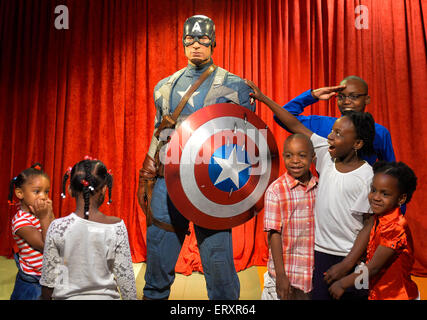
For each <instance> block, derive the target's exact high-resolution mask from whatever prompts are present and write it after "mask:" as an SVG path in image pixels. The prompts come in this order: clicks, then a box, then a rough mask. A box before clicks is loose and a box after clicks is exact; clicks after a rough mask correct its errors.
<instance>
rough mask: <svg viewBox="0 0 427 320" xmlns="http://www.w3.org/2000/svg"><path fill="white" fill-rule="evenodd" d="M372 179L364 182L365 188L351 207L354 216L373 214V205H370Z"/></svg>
mask: <svg viewBox="0 0 427 320" xmlns="http://www.w3.org/2000/svg"><path fill="white" fill-rule="evenodd" d="M371 183H372V177H371V178H367V180H366V181H364V185H363V188H362V190H361V192H360V194H359V196H358V197H357V199H356V201H355V202H354V204H353V205H352V207H351V212H352V214H354V215H363V214H365V213H372V210H371V205H370V204H369V200H368V195H369V192H370V190H371Z"/></svg>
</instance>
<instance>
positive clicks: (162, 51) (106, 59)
mask: <svg viewBox="0 0 427 320" xmlns="http://www.w3.org/2000/svg"><path fill="white" fill-rule="evenodd" d="M58 5H65V6H67V8H68V10H69V29H68V30H57V29H56V28H55V19H56V18H57V17H58V14H55V7H56V6H58ZM359 5H364V6H365V8H367V9H368V11H366V12H367V19H368V20H367V21H368V28H367V29H359V28H357V27H356V19H357V18H358V17H359V16H360V13H355V10H356V7H358V6H359ZM426 7H427V5H426V2H425V1H422V0H420V1H409V0H406V1H405V0H394V1H389V0H364V1H358V0H354V1H353V0H348V1H338V0H330V1H327V0H315V1H311V0H295V1H285V0H271V1H267V0H266V1H263V0H248V1H247V0H234V1H225V0H208V1H202V0H193V1H173V0H157V1H149V0H122V1H118V0H116V1H114V0H91V1H89V0H61V1H59V0H57V1H55V0H44V1H41V0H6V1H1V2H0V119H1V120H0V138H1V141H2V155H1V157H0V177H1V181H2V183H1V184H0V188H1V189H0V190H1V192H0V194H3V195H4V196H3V200H2V201H0V210H1V215H0V238H1V239H2V241H1V243H0V254H1V255H9V254H10V252H11V247H12V237H11V231H10V220H11V217H12V215H13V214H14V208H10V207H8V205H7V194H8V190H9V181H10V179H11V178H12V177H14V176H15V175H17V174H18V173H19V172H20V171H22V170H23V169H25V168H27V167H28V166H30V165H31V164H32V163H34V162H41V163H42V164H43V165H44V168H45V170H46V172H47V173H48V174H49V176H50V177H51V185H52V186H51V198H52V200H53V204H54V210H55V215H56V216H57V217H62V216H65V215H68V214H69V213H70V212H72V211H73V208H74V201H73V199H72V198H71V197H67V198H66V199H65V200H62V199H61V198H60V193H61V188H62V177H63V174H64V172H65V171H66V168H67V167H68V166H71V165H73V164H74V163H76V162H77V161H79V160H81V159H82V158H83V157H84V156H85V155H86V154H89V155H91V156H93V157H96V158H98V159H101V160H102V161H103V162H104V163H105V164H106V165H107V167H108V168H111V169H112V172H113V176H114V186H113V194H112V199H113V203H112V204H111V205H110V206H107V205H106V204H104V205H103V206H102V207H101V211H103V212H104V213H106V214H109V215H115V216H118V217H120V218H121V219H123V220H124V222H125V223H126V226H127V229H128V233H129V239H130V244H131V250H132V258H133V260H134V262H141V261H145V257H146V245H145V244H146V238H145V231H146V223H145V216H144V214H143V213H142V211H141V209H140V208H139V206H138V204H137V199H136V189H137V183H138V170H139V168H140V167H141V164H142V162H143V159H144V157H145V154H146V151H147V149H148V146H149V143H150V140H151V135H152V132H153V122H154V115H155V109H154V102H153V89H154V86H155V85H156V83H157V82H158V81H159V80H161V79H162V78H164V77H166V76H169V75H170V74H172V73H173V72H175V71H176V70H178V69H180V68H183V67H185V66H186V59H185V56H184V49H183V46H182V41H181V37H182V26H183V23H184V21H185V19H186V18H187V17H189V16H191V15H193V14H205V15H207V16H209V17H211V18H212V19H213V20H214V22H215V24H216V37H217V47H216V48H215V50H214V54H213V59H214V61H215V63H216V64H217V65H219V66H221V67H223V68H225V69H228V70H229V71H231V72H232V73H235V74H237V75H239V76H241V77H243V78H248V79H252V80H253V81H254V82H255V83H257V84H258V85H259V86H260V88H261V89H262V90H263V91H264V92H265V93H266V94H267V95H269V96H271V97H272V98H273V99H274V100H276V101H277V102H278V103H280V104H284V103H286V102H287V101H289V100H290V99H291V98H293V97H294V96H296V95H298V94H300V93H301V92H303V91H305V90H307V89H310V88H313V89H314V88H317V87H321V86H329V85H336V84H337V83H338V82H339V81H340V80H341V79H342V78H344V77H345V76H347V75H351V74H355V75H359V76H361V77H362V78H364V79H365V80H366V81H367V83H368V84H369V93H370V95H371V97H372V98H371V101H372V102H371V104H370V105H369V106H368V108H367V111H369V112H371V113H372V114H373V116H374V118H375V120H376V122H378V123H380V124H382V125H384V126H385V127H387V128H388V129H389V131H390V133H391V136H392V140H393V146H394V150H395V153H396V158H397V159H398V160H401V161H404V162H406V163H407V164H408V165H410V166H411V167H412V168H413V169H414V171H415V172H416V174H417V176H418V178H419V179H418V189H417V191H416V192H415V194H414V198H413V200H412V202H411V203H410V204H409V205H408V213H407V218H408V221H409V224H410V227H411V230H412V233H413V237H414V242H415V255H416V263H415V265H414V274H416V275H421V276H427V252H426V251H425V249H424V248H425V247H426V246H427V236H426V235H427V232H426V231H427V219H426V218H425V214H424V208H425V207H426V206H427V199H426V197H425V196H424V194H425V189H426V179H427V169H426V167H425V165H424V164H425V163H426V162H427V156H426V147H425V146H426V145H427V138H426V135H427V125H426V121H425V117H426V116H425V111H426V106H427V94H426V88H427V61H426V60H427V58H426V20H427V17H426V12H427V8H426ZM366 12H365V13H366ZM256 112H257V114H258V115H259V116H260V117H261V118H262V119H263V120H264V121H265V122H266V123H267V125H268V126H269V127H270V128H271V130H272V131H273V133H274V135H275V137H276V140H277V144H278V146H279V151H280V153H281V151H282V146H283V142H284V140H285V138H286V137H287V136H288V133H287V132H285V131H284V130H283V129H282V128H280V127H279V126H277V125H276V124H275V122H274V120H273V117H272V114H271V112H270V111H269V110H268V108H266V107H265V106H264V105H260V104H258V105H257V111H256ZM305 114H320V115H331V116H337V115H338V114H339V111H338V109H337V107H336V103H335V101H328V102H324V101H322V102H319V103H317V104H315V105H313V106H311V107H308V108H307V109H306V111H305ZM283 171H284V167H283V164H281V170H280V172H281V173H283ZM262 218H263V213H262V212H261V213H260V214H259V215H258V216H257V217H255V218H254V219H252V220H250V221H248V222H247V223H245V224H244V225H241V226H238V227H236V228H234V229H233V246H234V257H235V264H236V268H237V270H242V269H245V268H247V267H249V266H251V265H265V263H266V261H267V256H268V252H267V242H266V236H265V234H264V232H263V226H262ZM176 270H177V271H178V272H180V273H184V274H189V273H191V272H192V271H201V270H202V267H201V263H200V257H199V254H198V249H197V245H196V241H195V236H194V231H193V232H192V233H191V235H190V236H189V237H187V239H186V240H185V243H184V246H183V249H182V252H181V255H180V257H179V260H178V263H177V267H176Z"/></svg>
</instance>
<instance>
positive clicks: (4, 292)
mask: <svg viewBox="0 0 427 320" xmlns="http://www.w3.org/2000/svg"><path fill="white" fill-rule="evenodd" d="M145 266H146V265H145V263H134V264H133V269H134V272H135V279H136V289H137V294H138V299H141V297H142V289H143V288H144V284H145V281H144V274H145ZM16 270H17V269H16V265H15V261H14V260H13V259H7V258H6V257H2V256H0V300H9V298H10V295H11V293H12V290H13V286H14V283H15V276H16ZM266 270H267V268H266V267H264V266H262V267H256V266H254V267H250V268H248V269H246V270H243V271H240V272H239V273H238V275H239V279H240V299H241V300H259V299H260V298H261V291H262V288H263V274H264V272H265V271H266ZM413 279H414V281H415V282H416V283H417V285H418V288H419V290H420V293H421V300H427V278H419V277H414V278H413ZM170 299H171V300H207V299H208V296H207V292H206V285H205V278H204V277H203V274H201V273H199V272H193V273H192V274H191V275H189V276H184V275H182V274H177V275H176V279H175V282H174V284H173V285H172V289H171V295H170Z"/></svg>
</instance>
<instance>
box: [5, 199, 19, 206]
mask: <svg viewBox="0 0 427 320" xmlns="http://www.w3.org/2000/svg"><path fill="white" fill-rule="evenodd" d="M7 203H8V204H9V206H11V207H13V206H14V205H16V204H17V202H15V200H7Z"/></svg>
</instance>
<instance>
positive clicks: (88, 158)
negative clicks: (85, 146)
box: [83, 155, 98, 161]
mask: <svg viewBox="0 0 427 320" xmlns="http://www.w3.org/2000/svg"><path fill="white" fill-rule="evenodd" d="M83 159H84V160H93V161H96V160H98V159H96V158H92V157H91V156H89V155H85V156H84V158H83Z"/></svg>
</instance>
